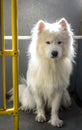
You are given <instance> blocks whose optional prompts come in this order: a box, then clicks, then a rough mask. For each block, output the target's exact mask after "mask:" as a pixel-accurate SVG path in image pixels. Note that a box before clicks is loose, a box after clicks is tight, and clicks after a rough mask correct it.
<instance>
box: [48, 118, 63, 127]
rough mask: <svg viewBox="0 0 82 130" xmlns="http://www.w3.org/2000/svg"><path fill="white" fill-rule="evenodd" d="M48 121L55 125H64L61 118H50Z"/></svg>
mask: <svg viewBox="0 0 82 130" xmlns="http://www.w3.org/2000/svg"><path fill="white" fill-rule="evenodd" d="M48 123H50V124H51V125H52V126H54V127H62V125H63V121H62V120H60V119H55V120H52V119H51V120H49V121H48Z"/></svg>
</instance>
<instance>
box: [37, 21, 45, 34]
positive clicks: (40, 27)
mask: <svg viewBox="0 0 82 130" xmlns="http://www.w3.org/2000/svg"><path fill="white" fill-rule="evenodd" d="M44 27H45V22H44V21H43V20H40V21H39V22H38V30H39V32H42V31H43V29H44Z"/></svg>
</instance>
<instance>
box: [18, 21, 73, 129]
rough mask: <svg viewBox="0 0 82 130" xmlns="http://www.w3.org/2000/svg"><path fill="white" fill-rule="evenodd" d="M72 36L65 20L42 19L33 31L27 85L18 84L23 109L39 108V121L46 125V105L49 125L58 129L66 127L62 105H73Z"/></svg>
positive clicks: (37, 118) (37, 119)
mask: <svg viewBox="0 0 82 130" xmlns="http://www.w3.org/2000/svg"><path fill="white" fill-rule="evenodd" d="M72 35H73V33H72V31H71V28H70V25H69V24H68V22H67V21H66V20H65V19H64V18H62V19H61V20H59V21H58V22H56V23H53V24H50V23H47V22H44V21H42V20H40V21H39V22H38V23H37V24H36V25H35V27H34V28H33V30H32V41H31V43H30V46H29V50H28V52H29V53H30V59H29V63H28V70H27V79H26V83H25V84H20V85H19V101H20V103H21V109H23V110H27V109H36V111H37V115H36V118H35V119H36V121H38V122H43V121H46V116H45V105H46V103H47V104H48V107H50V108H51V119H50V120H49V123H50V124H51V125H53V126H55V127H56V126H57V127H61V126H62V125H63V121H62V120H61V119H59V116H58V110H59V107H60V104H63V105H64V106H66V107H67V106H69V105H70V104H71V99H70V96H69V93H68V90H67V88H68V86H69V83H70V75H71V73H72V67H73V66H72V62H73V59H74V46H73V44H74V43H73V38H72ZM53 53H54V54H53Z"/></svg>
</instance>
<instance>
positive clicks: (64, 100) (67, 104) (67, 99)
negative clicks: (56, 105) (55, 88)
mask: <svg viewBox="0 0 82 130" xmlns="http://www.w3.org/2000/svg"><path fill="white" fill-rule="evenodd" d="M71 104H72V101H71V97H70V95H69V92H68V90H67V89H64V92H63V96H62V102H61V105H62V106H63V107H65V108H68V107H70V106H71Z"/></svg>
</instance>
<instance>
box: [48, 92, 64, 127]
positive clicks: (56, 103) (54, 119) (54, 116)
mask: <svg viewBox="0 0 82 130" xmlns="http://www.w3.org/2000/svg"><path fill="white" fill-rule="evenodd" d="M62 94H63V92H61V91H57V92H56V93H55V94H54V95H53V96H52V99H51V107H52V109H51V119H50V121H49V123H50V124H51V125H53V126H54V127H61V126H62V125H63V121H62V120H60V119H59V117H58V111H59V107H60V103H61V98H62Z"/></svg>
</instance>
